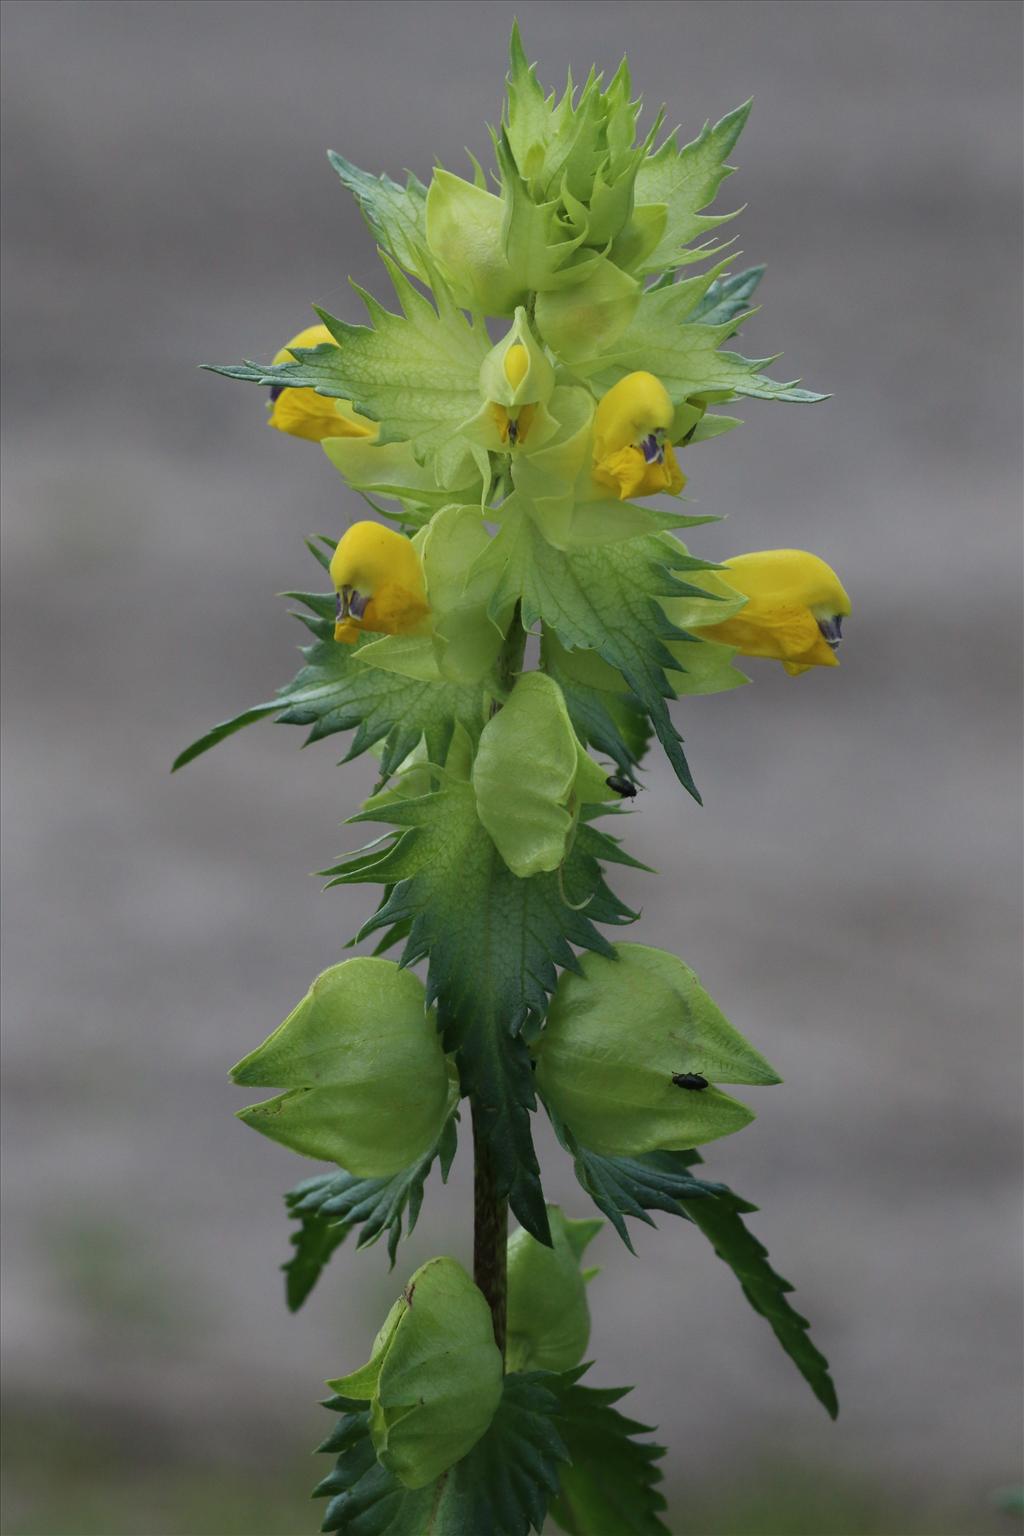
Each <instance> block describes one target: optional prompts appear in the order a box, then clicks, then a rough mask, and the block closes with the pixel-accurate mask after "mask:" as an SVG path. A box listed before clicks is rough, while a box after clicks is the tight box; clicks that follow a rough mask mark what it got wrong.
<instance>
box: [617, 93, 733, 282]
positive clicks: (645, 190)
mask: <svg viewBox="0 0 1024 1536" xmlns="http://www.w3.org/2000/svg"><path fill="white" fill-rule="evenodd" d="M751 105H752V103H751V102H749V101H746V102H744V103H743V105H742V106H739V107H737V108H736V109H735V110H734V111H732V112H729V113H728V114H727V115H726V116H725V117H723V118H722V119H721V121H720V122H718V123H716V124H715V125H714V127H712V126H711V124H710V123H705V124H704V127H703V128H702V129H701V132H700V134H699V136H698V137H697V138H696V139H694V140H693V142H692V143H690V144H685V145H684V146H683V148H682V149H680V148H679V144H678V141H677V138H676V134H675V133H673V134H671V135H670V136H669V137H668V138H667V139H666V140H665V142H664V143H663V144H662V145H661V147H660V149H658V150H657V151H656V152H655V153H654V154H653V155H649V156H648V158H647V159H646V160H645V161H644V162H643V164H642V165H641V167H640V169H639V171H638V173H637V178H636V188H635V197H636V203H637V206H638V207H642V206H643V205H645V204H664V205H665V207H666V208H667V210H668V216H667V221H666V225H665V233H664V235H663V236H662V238H661V240H660V241H659V242H658V245H657V246H656V247H655V249H654V250H653V251H652V252H651V253H650V254H649V255H648V256H646V257H645V258H644V260H643V262H642V264H641V266H640V271H641V272H663V271H665V270H666V269H667V268H669V267H673V266H677V265H679V264H680V263H681V262H682V261H683V260H685V259H686V256H687V254H688V253H687V252H686V251H685V247H686V246H688V245H689V244H690V243H691V242H692V241H693V240H696V239H697V238H698V237H699V236H701V235H705V234H707V233H709V232H710V231H711V230H712V229H716V228H717V227H718V226H719V225H721V224H724V223H726V222H727V221H728V220H729V219H732V218H735V216H736V215H735V214H734V213H727V214H719V215H708V214H702V213H701V211H700V210H701V209H703V208H707V206H708V204H709V203H711V202H712V201H713V200H714V197H715V194H716V192H717V191H718V188H719V186H720V185H721V183H722V182H723V181H724V180H725V178H726V177H727V176H731V175H732V172H733V167H732V166H729V165H726V163H725V161H726V156H727V155H729V154H730V153H731V151H732V149H733V148H734V146H735V144H736V141H737V139H738V138H739V136H740V134H741V133H742V131H743V125H744V124H745V123H746V121H747V118H748V116H749V115H750V108H751ZM691 259H692V258H691Z"/></svg>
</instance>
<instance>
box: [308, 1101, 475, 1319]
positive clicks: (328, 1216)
mask: <svg viewBox="0 0 1024 1536" xmlns="http://www.w3.org/2000/svg"><path fill="white" fill-rule="evenodd" d="M453 1111H454V1105H453ZM457 1119H458V1116H457V1114H455V1113H454V1112H453V1114H452V1115H451V1116H449V1118H448V1120H447V1121H446V1122H445V1125H444V1129H443V1130H442V1132H441V1135H440V1137H439V1138H438V1141H437V1143H436V1145H435V1146H434V1147H432V1148H431V1150H430V1151H429V1152H428V1153H427V1154H426V1156H425V1157H421V1158H419V1159H418V1161H416V1162H415V1163H412V1164H410V1166H409V1167H408V1168H403V1169H402V1171H401V1173H396V1174H394V1175H393V1177H391V1178H389V1179H362V1178H357V1177H356V1175H355V1174H352V1173H346V1171H345V1169H344V1168H339V1169H338V1170H337V1171H336V1172H334V1173H320V1174H316V1175H315V1176H314V1177H313V1178H311V1179H303V1181H302V1183H301V1184H297V1185H296V1186H295V1188H294V1189H291V1190H289V1191H288V1193H287V1194H286V1195H285V1197H284V1199H285V1204H286V1206H287V1207H288V1214H289V1215H290V1216H292V1217H293V1218H295V1219H296V1220H298V1221H299V1222H300V1227H299V1230H298V1231H297V1232H296V1233H294V1234H293V1236H292V1238H291V1242H292V1246H293V1247H294V1248H295V1253H294V1255H293V1256H292V1257H291V1258H290V1259H289V1260H288V1262H287V1263H286V1264H283V1265H282V1266H281V1267H282V1268H283V1270H284V1272H285V1276H286V1281H285V1294H286V1299H287V1302H288V1307H289V1310H290V1311H292V1312H297V1311H298V1309H299V1308H300V1307H301V1306H302V1303H303V1302H304V1301H305V1300H306V1297H307V1296H308V1295H309V1294H310V1292H311V1291H312V1289H313V1287H314V1286H315V1285H316V1283H317V1281H318V1280H319V1278H320V1276H321V1274H322V1273H323V1271H324V1269H325V1267H326V1265H327V1262H328V1260H329V1259H330V1257H331V1255H332V1253H333V1252H334V1250H335V1249H336V1248H338V1247H339V1246H340V1245H341V1243H342V1242H344V1240H345V1238H346V1237H347V1236H348V1234H349V1233H350V1232H351V1231H353V1230H354V1229H355V1228H356V1227H359V1228H360V1232H359V1241H358V1243H357V1244H356V1246H357V1247H359V1248H368V1247H369V1246H370V1245H371V1244H372V1243H375V1242H376V1241H377V1239H378V1238H379V1237H380V1236H381V1235H382V1233H384V1232H386V1233H387V1238H388V1259H389V1267H390V1268H392V1269H393V1268H394V1266H395V1256H396V1254H397V1252H398V1244H399V1243H400V1241H401V1239H402V1237H403V1235H405V1236H409V1234H410V1233H411V1232H412V1230H413V1228H414V1227H415V1225H416V1220H417V1217H418V1216H419V1213H420V1207H421V1206H422V1204H423V1186H424V1185H425V1183H426V1181H427V1175H428V1174H429V1173H430V1170H431V1169H432V1168H433V1166H434V1163H435V1161H436V1162H437V1163H438V1164H439V1167H440V1169H441V1179H442V1181H443V1182H447V1179H448V1171H449V1169H450V1168H451V1165H452V1159H453V1158H454V1156H455V1146H456V1140H457V1132H456V1129H455V1126H456V1121H457ZM403 1217H404V1218H405V1232H404V1234H403V1230H402V1222H403Z"/></svg>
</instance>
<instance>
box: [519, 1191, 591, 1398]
mask: <svg viewBox="0 0 1024 1536" xmlns="http://www.w3.org/2000/svg"><path fill="white" fill-rule="evenodd" d="M548 1223H549V1225H550V1227H551V1241H552V1247H550V1248H546V1247H545V1246H544V1244H543V1243H538V1242H537V1240H536V1238H534V1237H531V1236H530V1234H529V1232H524V1231H523V1230H522V1228H519V1229H518V1230H517V1231H515V1232H513V1233H512V1236H511V1237H510V1238H509V1240H508V1342H507V1346H506V1349H507V1360H508V1368H509V1370H510V1371H569V1370H571V1369H572V1367H573V1366H574V1365H579V1363H580V1361H581V1360H582V1359H583V1356H584V1353H585V1352H586V1348H587V1343H588V1341H589V1339H590V1312H589V1310H588V1307H587V1296H586V1282H587V1281H588V1280H592V1279H593V1277H594V1276H595V1275H596V1274H597V1270H596V1269H587V1270H583V1271H581V1270H580V1259H581V1258H582V1257H583V1250H584V1249H585V1248H586V1246H587V1244H588V1243H589V1242H591V1240H592V1239H593V1238H594V1237H595V1236H596V1235H597V1233H598V1232H599V1231H600V1230H601V1228H602V1227H603V1226H604V1222H603V1221H599V1220H596V1219H594V1220H587V1221H571V1220H569V1218H568V1217H566V1216H563V1214H562V1212H561V1211H560V1210H559V1208H558V1206H557V1205H549V1206H548Z"/></svg>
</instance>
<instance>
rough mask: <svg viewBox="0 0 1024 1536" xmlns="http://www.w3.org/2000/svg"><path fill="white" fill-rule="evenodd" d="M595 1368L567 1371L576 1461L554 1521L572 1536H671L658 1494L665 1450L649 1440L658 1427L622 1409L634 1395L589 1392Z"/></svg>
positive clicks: (563, 1392)
mask: <svg viewBox="0 0 1024 1536" xmlns="http://www.w3.org/2000/svg"><path fill="white" fill-rule="evenodd" d="M587 1369H588V1367H587V1366H583V1367H582V1369H581V1370H578V1371H571V1372H567V1373H566V1375H564V1376H563V1377H562V1379H561V1384H560V1385H559V1387H558V1389H557V1391H558V1400H559V1408H560V1410H561V1411H560V1417H559V1419H558V1421H557V1422H558V1427H559V1430H560V1431H561V1434H562V1438H563V1439H564V1441H565V1444H566V1447H567V1449H568V1452H569V1462H568V1464H567V1465H565V1466H563V1467H562V1468H561V1469H560V1482H559V1491H558V1497H557V1498H556V1499H555V1501H554V1503H553V1504H552V1506H551V1517H552V1519H553V1520H555V1521H556V1522H557V1524H558V1525H559V1526H560V1527H561V1528H562V1530H563V1531H568V1532H569V1533H570V1536H669V1530H668V1526H667V1525H665V1523H664V1522H663V1520H662V1519H661V1518H660V1511H661V1510H663V1509H664V1508H665V1500H664V1498H663V1497H662V1495H661V1493H659V1491H658V1487H657V1485H658V1483H660V1482H661V1479H662V1472H661V1468H660V1467H658V1466H657V1465H656V1464H657V1462H659V1461H660V1460H661V1458H662V1457H663V1456H664V1454H665V1448H664V1446H661V1445H655V1444H654V1443H653V1442H652V1441H650V1440H646V1439H642V1438H641V1436H646V1435H649V1434H651V1433H652V1431H651V1430H650V1428H649V1427H648V1426H647V1425H646V1424H638V1423H637V1422H636V1421H635V1420H634V1419H627V1418H626V1417H625V1415H624V1414H621V1413H620V1412H619V1411H618V1409H617V1408H616V1407H615V1406H614V1404H615V1403H617V1402H619V1401H620V1400H621V1399H622V1398H623V1397H624V1396H625V1395H626V1393H627V1392H628V1391H630V1390H631V1389H630V1388H614V1387H613V1388H598V1387H584V1386H581V1385H580V1384H579V1378H580V1376H582V1374H583V1372H584V1371H586V1370H587Z"/></svg>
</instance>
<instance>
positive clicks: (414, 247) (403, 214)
mask: <svg viewBox="0 0 1024 1536" xmlns="http://www.w3.org/2000/svg"><path fill="white" fill-rule="evenodd" d="M327 158H328V160H329V161H330V162H331V166H332V168H333V169H334V170H335V171H336V172H337V174H338V177H339V179H340V180H341V182H342V185H343V186H346V187H347V188H348V190H349V191H350V192H351V193H353V194H354V196H355V197H356V199H357V201H358V203H359V207H360V209H361V210H362V215H363V218H364V219H365V220H366V222H367V224H368V226H369V228H370V233H371V234H372V235H373V237H374V239H375V240H376V242H377V244H378V245H379V246H380V247H381V248H382V250H385V251H387V252H388V253H389V255H391V256H393V257H394V258H395V260H396V261H397V262H398V263H399V264H400V265H401V266H403V267H404V268H405V269H406V271H407V272H412V273H413V275H414V276H416V277H419V278H422V279H424V280H425V279H426V278H427V275H428V274H427V271H426V266H425V263H424V261H423V253H424V250H425V249H426V244H427V232H426V197H427V189H426V187H425V186H424V185H423V183H422V182H421V181H418V180H417V178H416V177H415V176H414V175H413V174H412V172H411V171H410V172H409V173H408V176H407V179H406V183H405V186H404V187H402V186H399V185H398V183H397V182H395V181H392V180H391V178H390V177H389V176H372V175H371V174H370V173H369V172H368V171H361V170H360V169H359V167H358V166H357V165H353V164H352V162H351V161H350V160H346V159H345V157H344V155H339V154H338V153H337V151H336V150H333V149H329V150H328V151H327Z"/></svg>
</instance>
